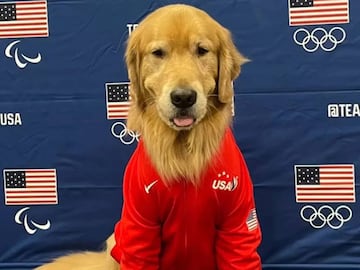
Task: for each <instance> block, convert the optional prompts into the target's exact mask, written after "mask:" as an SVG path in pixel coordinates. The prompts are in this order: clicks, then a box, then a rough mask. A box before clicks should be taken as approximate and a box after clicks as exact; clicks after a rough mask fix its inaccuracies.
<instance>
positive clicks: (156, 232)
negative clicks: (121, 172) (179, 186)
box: [111, 162, 161, 270]
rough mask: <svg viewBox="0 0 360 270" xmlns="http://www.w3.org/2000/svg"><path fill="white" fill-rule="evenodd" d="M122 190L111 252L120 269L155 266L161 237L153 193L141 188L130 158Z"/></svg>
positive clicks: (141, 269) (149, 269)
mask: <svg viewBox="0 0 360 270" xmlns="http://www.w3.org/2000/svg"><path fill="white" fill-rule="evenodd" d="M135 164H137V162H135ZM123 194H124V205H123V210H122V217H121V220H120V221H119V222H118V224H117V225H116V227H115V240H116V244H115V247H114V248H113V249H112V252H111V254H112V256H113V257H114V259H115V260H117V261H118V262H119V263H120V266H121V269H122V270H158V269H159V255H160V248H161V240H160V222H158V219H157V215H158V214H157V211H156V210H157V209H156V208H157V207H156V196H155V194H147V193H146V192H145V189H144V184H143V183H142V182H141V180H140V179H139V173H138V168H136V166H134V164H133V163H132V162H130V163H129V165H128V168H127V170H126V172H125V177H124V183H123Z"/></svg>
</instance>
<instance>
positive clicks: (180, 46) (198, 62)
mask: <svg viewBox="0 0 360 270" xmlns="http://www.w3.org/2000/svg"><path fill="white" fill-rule="evenodd" d="M125 57H126V64H127V68H128V73H129V78H130V82H131V89H130V92H131V96H132V101H133V102H132V105H131V108H130V112H129V117H128V122H127V124H128V127H129V129H131V130H134V131H137V132H139V133H140V134H141V137H142V139H143V141H144V144H145V148H146V151H147V152H148V154H149V156H150V159H151V161H152V162H153V165H154V166H155V168H156V169H157V171H158V173H159V175H160V176H162V178H163V179H164V181H166V182H167V183H169V182H171V181H180V180H181V181H184V180H185V181H191V182H193V183H194V184H196V183H197V181H198V179H199V178H200V176H201V174H202V172H203V171H204V170H205V169H206V166H207V165H208V163H209V161H210V159H211V158H212V157H213V156H214V154H215V153H216V151H217V150H218V148H219V144H220V141H221V139H222V137H223V135H224V132H225V130H226V128H227V127H228V126H229V125H230V122H231V110H232V99H233V87H232V81H233V80H234V79H235V78H236V77H237V76H238V75H239V73H240V67H241V65H242V64H243V63H245V62H246V61H247V60H246V59H245V58H244V57H243V56H242V55H241V54H240V53H239V52H238V51H237V49H236V48H235V46H234V44H233V42H232V39H231V35H230V32H229V31H228V30H226V29H225V28H224V27H222V26H221V25H220V24H219V23H217V22H216V21H215V20H213V19H212V18H211V17H210V16H209V15H208V14H206V13H205V12H204V11H201V10H199V9H197V8H194V7H191V6H187V5H180V4H178V5H169V6H166V7H163V8H160V9H158V10H156V11H155V12H153V13H151V14H150V15H149V16H147V17H146V18H145V19H144V20H143V21H142V22H141V23H140V25H139V26H138V27H137V29H136V30H135V31H134V32H133V33H132V34H131V36H130V38H129V41H128V44H127V49H126V55H125ZM174 90H179V91H180V92H181V93H183V92H189V90H191V91H192V92H195V93H196V101H195V103H194V104H193V105H192V106H191V107H186V108H178V107H177V106H175V105H174V104H173V103H174V102H173V101H172V98H171V95H172V93H173V92H174ZM112 241H113V237H112V236H111V237H110V238H109V240H108V243H107V246H108V248H107V250H106V251H104V252H103V253H93V252H89V253H81V254H73V255H69V256H65V257H62V258H60V259H58V260H56V261H55V262H53V263H50V264H46V265H44V266H42V267H40V268H38V269H37V270H57V269H68V270H72V269H74V270H75V269H76V270H82V269H87V270H89V269H94V270H95V269H96V270H100V269H101V270H104V269H106V270H111V269H117V268H118V266H117V265H116V263H115V261H114V260H112V258H111V257H110V255H109V251H110V249H111V248H112V246H113V244H112Z"/></svg>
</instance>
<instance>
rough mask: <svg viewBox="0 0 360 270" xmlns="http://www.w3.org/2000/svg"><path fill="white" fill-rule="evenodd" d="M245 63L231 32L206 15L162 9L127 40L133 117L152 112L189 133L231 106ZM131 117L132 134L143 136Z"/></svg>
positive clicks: (183, 9) (176, 7)
mask: <svg viewBox="0 0 360 270" xmlns="http://www.w3.org/2000/svg"><path fill="white" fill-rule="evenodd" d="M246 61H247V59H245V58H244V57H243V56H242V55H241V54H240V53H239V52H238V51H237V49H236V48H235V46H234V44H233V41H232V39H231V35H230V32H229V31H228V30H227V29H225V28H224V27H222V26H221V25H220V24H219V23H217V22H216V21H215V20H214V19H212V18H211V17H210V16H209V15H208V14H206V13H205V12H204V11H201V10H199V9H197V8H194V7H190V6H187V5H170V6H166V7H163V8H160V9H158V10H156V11H155V12H153V13H151V14H150V15H149V16H148V17H146V18H145V19H144V20H143V21H142V22H141V23H140V25H139V26H138V27H137V29H136V30H135V31H134V32H133V33H132V34H131V36H130V38H129V40H128V45H127V49H126V63H127V67H128V73H129V78H130V82H131V90H130V91H131V94H132V98H133V101H134V105H133V108H132V111H133V113H134V115H133V117H135V118H138V117H139V115H141V113H142V112H146V111H147V110H155V111H156V113H157V114H158V116H159V117H160V118H161V119H162V120H163V122H164V123H166V124H167V126H169V127H170V128H172V129H174V130H188V129H191V128H192V127H193V126H195V125H197V124H198V123H201V121H202V119H204V117H206V115H207V114H209V113H210V112H211V111H213V110H214V108H215V110H216V109H217V108H220V107H224V106H227V105H229V106H230V104H231V102H232V98H233V87H232V81H233V80H234V79H235V78H236V77H237V76H238V75H239V73H240V67H241V65H242V64H243V63H245V62H246ZM134 111H136V113H135V112H134ZM131 116H132V115H131V114H130V115H129V121H130V122H131V123H132V124H131V126H130V128H132V129H134V130H138V131H140V132H141V127H139V124H140V122H141V120H140V119H130V118H131ZM140 125H141V124H140Z"/></svg>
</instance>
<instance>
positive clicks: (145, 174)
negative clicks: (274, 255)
mask: <svg viewBox="0 0 360 270" xmlns="http://www.w3.org/2000/svg"><path fill="white" fill-rule="evenodd" d="M123 189H124V206H123V212H122V217H121V220H120V221H119V222H118V224H117V225H116V227H115V239H116V245H115V247H114V248H113V249H112V252H111V254H112V256H113V257H114V258H115V259H116V260H117V261H118V262H119V263H120V265H121V270H178V269H179V270H233V269H234V270H235V269H236V270H259V269H261V262H260V258H259V255H258V253H257V248H258V246H259V244H260V241H261V232H260V227H259V225H258V221H257V217H256V210H255V203H254V197H253V187H252V183H251V179H250V176H249V173H248V170H247V167H246V164H245V161H244V158H243V157H242V154H241V153H240V150H239V149H238V147H237V145H236V143H235V139H234V137H233V135H232V133H231V131H230V129H229V130H228V131H227V132H226V134H225V136H224V139H223V142H222V145H221V148H220V151H219V153H218V155H217V156H216V157H214V160H213V162H212V164H210V166H209V169H208V171H207V172H206V173H205V174H204V177H203V179H202V182H201V184H200V186H198V187H195V186H194V185H192V184H191V183H186V182H177V183H174V184H172V185H171V186H170V187H168V186H165V185H164V184H163V183H162V181H161V179H160V177H159V176H158V174H157V173H156V171H155V169H154V167H153V166H152V165H151V162H150V160H149V157H148V155H147V154H146V152H145V149H144V145H143V143H142V142H141V141H140V143H139V144H138V146H137V149H136V150H135V152H134V154H133V156H132V157H131V159H130V162H129V164H128V166H127V169H126V172H125V177H124V183H123Z"/></svg>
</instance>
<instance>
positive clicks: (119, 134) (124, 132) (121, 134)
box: [111, 122, 140, 145]
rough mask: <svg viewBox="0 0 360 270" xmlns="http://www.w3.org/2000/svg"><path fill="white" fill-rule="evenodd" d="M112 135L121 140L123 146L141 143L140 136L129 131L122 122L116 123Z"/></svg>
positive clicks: (112, 128)
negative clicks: (135, 142) (136, 142)
mask: <svg viewBox="0 0 360 270" xmlns="http://www.w3.org/2000/svg"><path fill="white" fill-rule="evenodd" d="M118 126H120V127H121V128H120V130H119V128H117V127H118ZM111 133H112V135H113V136H114V137H115V138H117V139H119V140H120V141H121V142H122V143H123V144H126V145H129V144H132V143H133V142H134V141H135V140H136V141H139V137H140V134H138V133H136V132H134V131H132V130H129V129H128V128H127V127H126V125H125V124H124V123H122V122H116V123H114V124H113V125H112V127H111Z"/></svg>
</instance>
